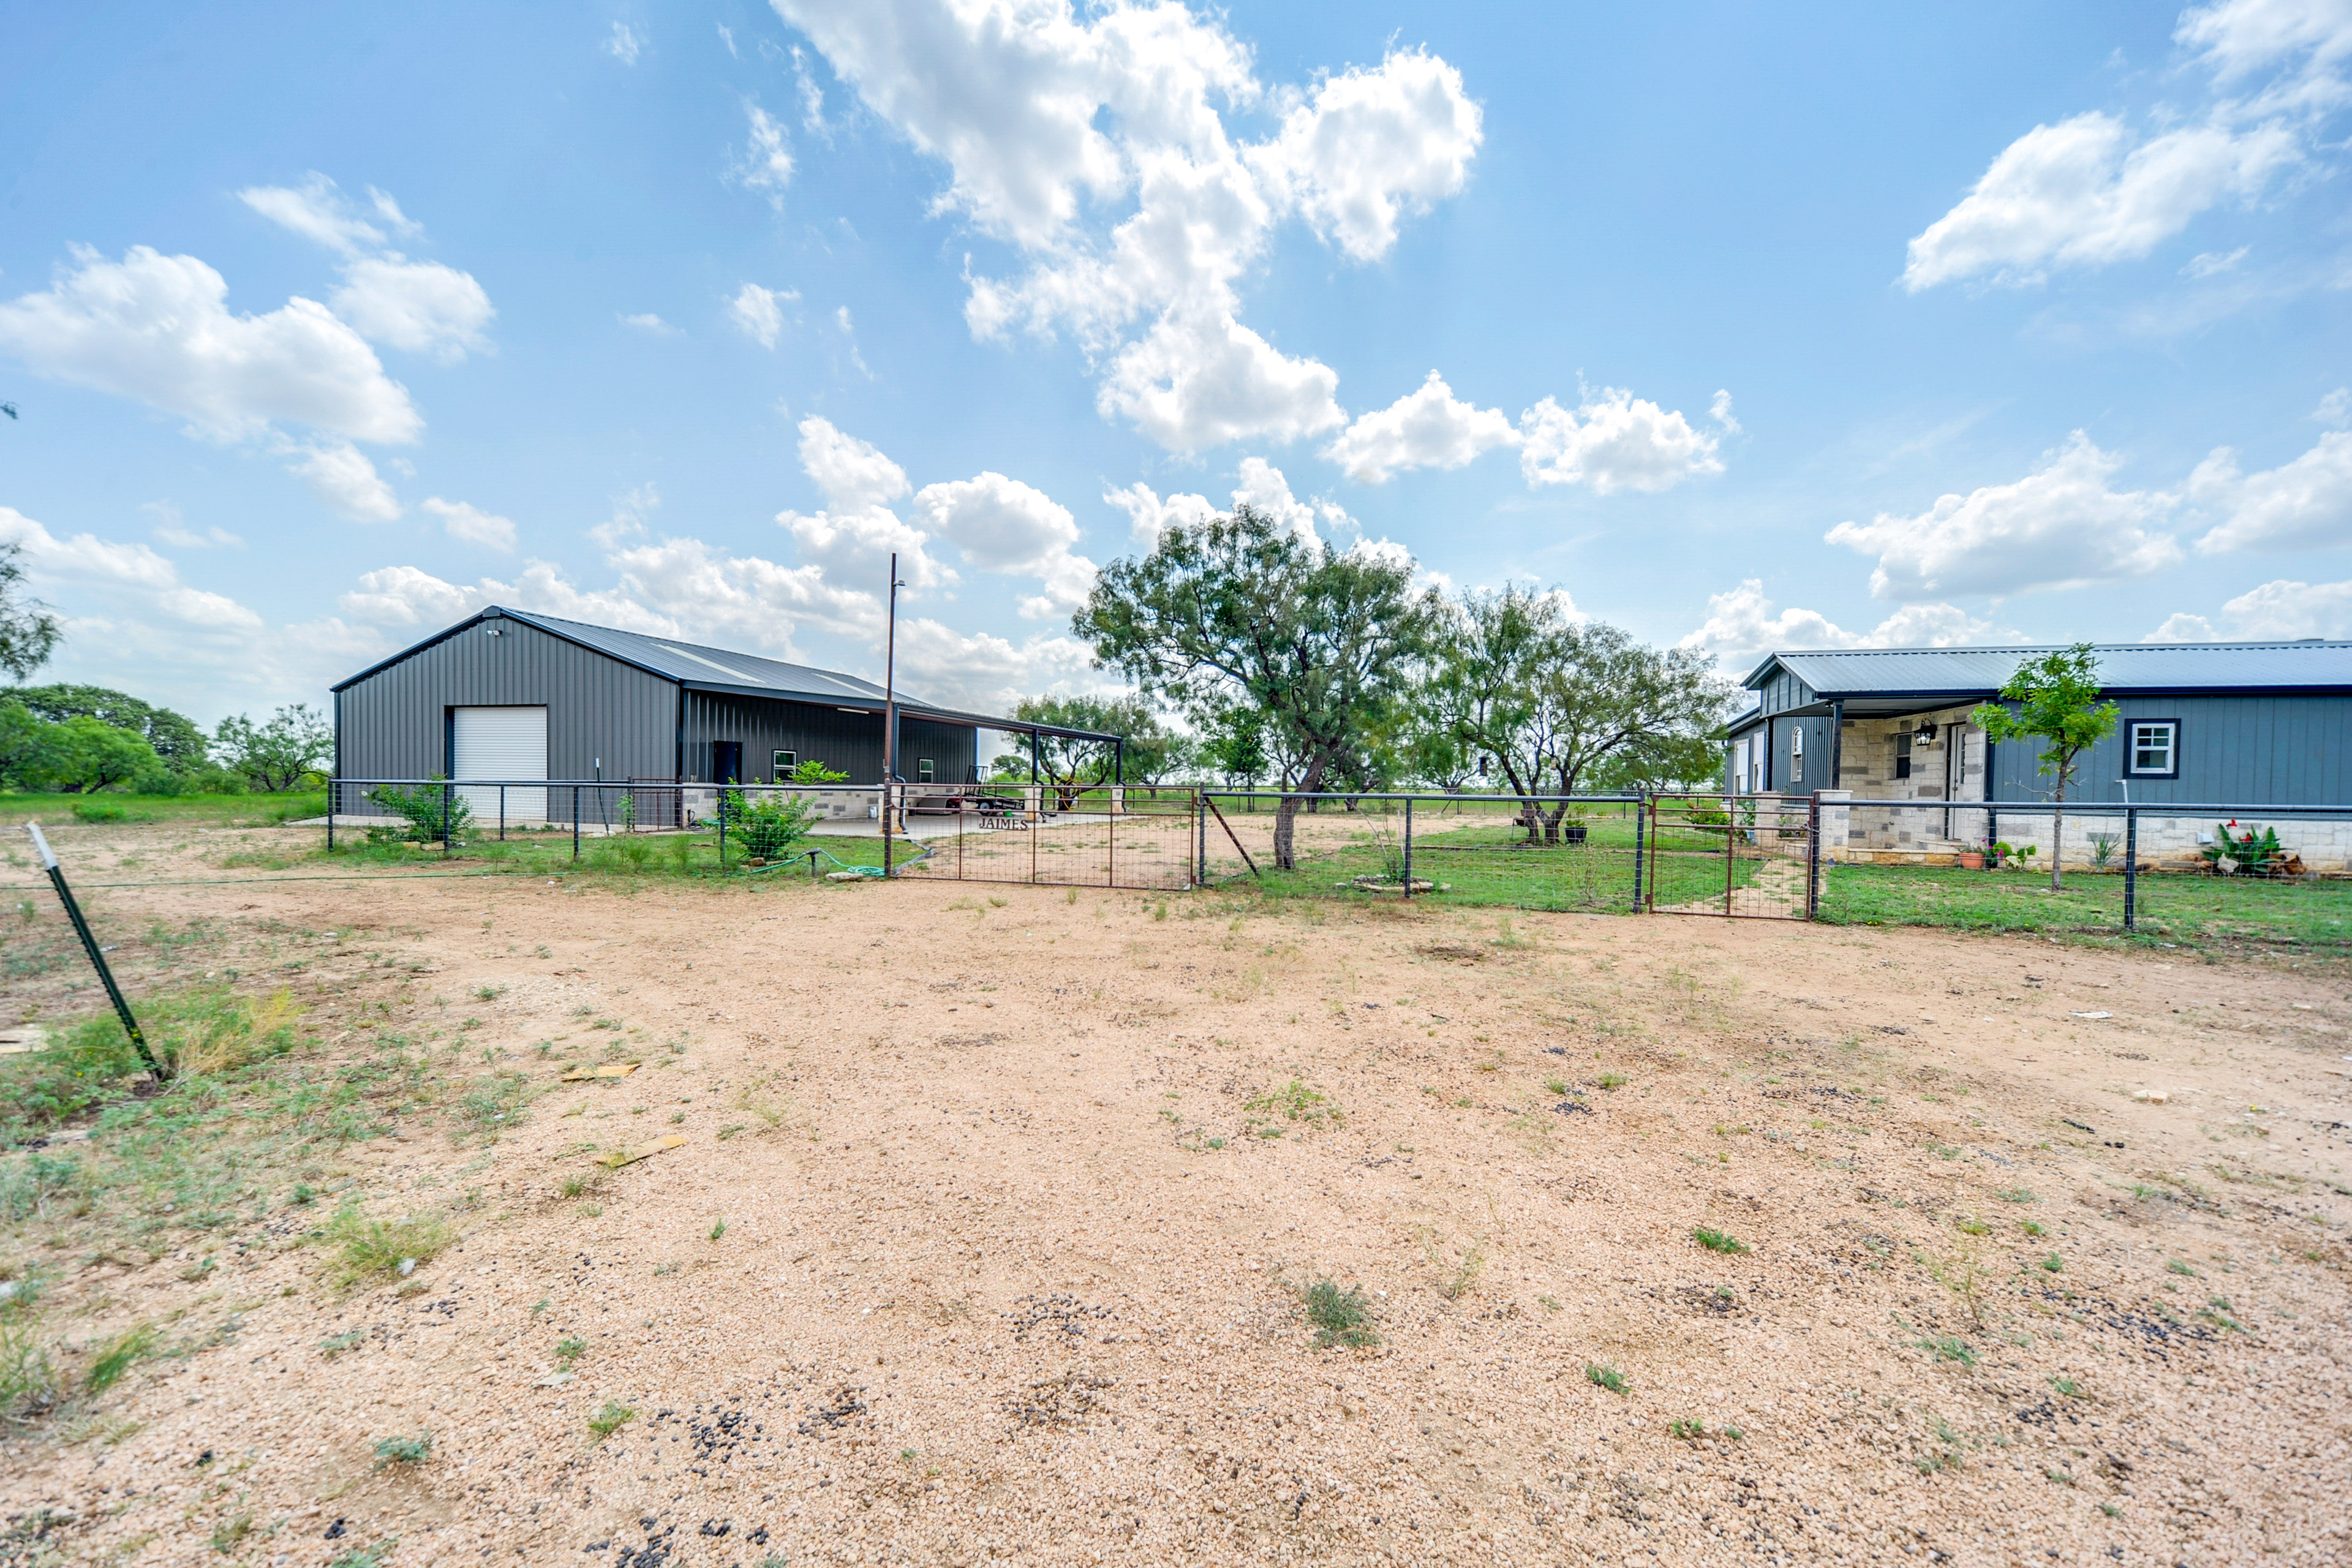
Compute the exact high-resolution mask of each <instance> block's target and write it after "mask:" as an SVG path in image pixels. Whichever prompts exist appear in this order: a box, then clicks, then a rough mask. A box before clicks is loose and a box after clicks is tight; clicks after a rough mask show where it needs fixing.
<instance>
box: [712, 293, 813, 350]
mask: <svg viewBox="0 0 2352 1568" xmlns="http://www.w3.org/2000/svg"><path fill="white" fill-rule="evenodd" d="M799 298H800V291H799V290H798V289H762V288H761V287H760V285H758V284H757V283H746V284H744V285H743V287H742V288H741V289H739V290H737V291H736V295H735V298H734V299H732V300H729V301H728V304H727V315H728V318H729V320H730V321H733V322H734V323H735V325H736V326H737V328H739V329H740V331H742V333H743V335H744V336H745V337H747V338H750V339H751V341H752V342H756V343H758V344H759V345H760V346H761V348H763V349H772V348H774V347H775V346H776V334H777V333H779V332H781V331H783V330H784V309H783V308H784V306H785V304H786V303H788V302H790V301H793V300H798V299H799Z"/></svg>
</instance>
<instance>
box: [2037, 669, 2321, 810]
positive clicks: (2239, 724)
mask: <svg viewBox="0 0 2352 1568" xmlns="http://www.w3.org/2000/svg"><path fill="white" fill-rule="evenodd" d="M2116 706H2117V708H2118V709H2119V710H2120V712H2119V715H2118V719H2117V722H2116V732H2115V733H2114V734H2112V735H2110V736H2109V737H2107V739H2105V741H2102V742H2099V743H2098V744H2097V745H2096V746H2094V747H2093V748H2091V751H2090V752H2089V753H2088V754H2087V755H2086V756H2085V757H2084V760H2083V761H2082V762H2081V763H2079V764H2078V765H2077V766H2076V767H2075V770H2074V777H2075V783H2074V787H2072V788H2071V789H2069V790H2068V791H2067V792H2066V793H2067V797H2068V798H2069V799H2071V800H2083V801H2120V800H2122V799H2123V798H2124V791H2123V786H2122V785H2121V784H2118V783H2117V782H2116V781H2117V780H2118V779H2121V778H2122V777H2123V776H2124V746H2125V737H2126V735H2127V734H2128V733H2129V730H2128V728H2127V727H2128V726H2129V724H2130V723H2131V721H2133V720H2135V719H2140V720H2147V719H2177V720H2179V721H2180V776H2179V778H2177V779H2151V778H2136V779H2133V780H2132V781H2131V798H2132V801H2133V802H2134V804H2136V805H2163V804H2164V803H2166V802H2168V801H2182V802H2200V803H2205V804H2210V805H2231V804H2233V803H2241V802H2242V803H2244V804H2246V805H2346V804H2347V803H2352V697H2336V696H2314V697H2244V696H2234V697H2149V698H2124V699H2120V700H2118V701H2117V704H2116ZM2040 750H2041V749H2040V747H2039V746H2038V745H2037V744H2036V743H2035V742H2031V741H2007V742H2002V743H2001V745H2000V747H1999V748H1998V749H1997V751H1996V752H1995V755H1994V784H1993V794H1994V798H1995V799H1998V800H2018V801H2025V800H2040V799H2042V795H2043V792H2044V791H2045V790H2046V789H2047V788H2048V787H2049V782H2048V781H2047V780H2046V779H2043V778H2042V777H2041V776H2040V775H2039V774H2038V773H2036V772H2035V760H2036V758H2037V757H2038V756H2039V755H2040Z"/></svg>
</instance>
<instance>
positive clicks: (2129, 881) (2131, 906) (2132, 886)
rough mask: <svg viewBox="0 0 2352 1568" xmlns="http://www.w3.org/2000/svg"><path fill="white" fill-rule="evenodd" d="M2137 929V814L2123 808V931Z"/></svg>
mask: <svg viewBox="0 0 2352 1568" xmlns="http://www.w3.org/2000/svg"><path fill="white" fill-rule="evenodd" d="M2137 929H2139V813H2138V812H2137V810H2135V809H2134V808H2133V807H2131V806H2128V805H2127V806H2126V807H2124V930H2126V931H2137Z"/></svg>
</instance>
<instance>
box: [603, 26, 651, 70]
mask: <svg viewBox="0 0 2352 1568" xmlns="http://www.w3.org/2000/svg"><path fill="white" fill-rule="evenodd" d="M645 47H646V43H645V40H644V39H643V38H640V37H637V30H636V29H635V27H632V26H629V25H628V24H627V23H626V22H615V23H614V24H613V31H612V32H611V34H610V35H608V36H607V37H605V39H604V52H605V53H606V54H608V55H610V56H612V57H613V58H614V59H616V60H618V61H620V62H621V63H622V64H623V65H625V66H633V65H635V64H636V63H637V56H638V55H640V54H642V53H643V52H644V51H645Z"/></svg>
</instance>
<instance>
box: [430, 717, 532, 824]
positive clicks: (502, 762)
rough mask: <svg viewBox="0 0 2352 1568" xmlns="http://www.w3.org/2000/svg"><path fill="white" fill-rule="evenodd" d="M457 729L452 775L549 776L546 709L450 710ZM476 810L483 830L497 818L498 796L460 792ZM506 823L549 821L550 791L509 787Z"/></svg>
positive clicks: (494, 792) (489, 791) (476, 790)
mask: <svg viewBox="0 0 2352 1568" xmlns="http://www.w3.org/2000/svg"><path fill="white" fill-rule="evenodd" d="M452 713H453V716H454V718H455V720H456V724H455V728H456V731H457V735H456V741H457V745H456V747H455V750H456V752H457V755H456V756H455V757H454V758H453V759H452V761H451V766H450V776H451V777H453V778H457V779H461V780H462V779H498V780H503V781H507V782H511V781H513V780H515V779H543V778H545V777H546V776H547V710H546V709H544V708H458V709H455V710H452ZM457 793H458V794H460V795H464V796H465V797H466V804H467V805H469V806H471V807H473V811H474V820H475V821H476V822H477V823H478V824H480V825H481V826H484V827H489V826H495V825H496V823H497V822H498V819H499V792H498V791H497V790H495V789H484V788H479V787H477V788H473V789H462V790H459V791H458V792H457ZM506 819H507V821H508V822H509V824H513V823H518V822H545V821H546V820H547V792H546V791H545V790H543V789H509V790H508V791H507V792H506Z"/></svg>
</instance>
